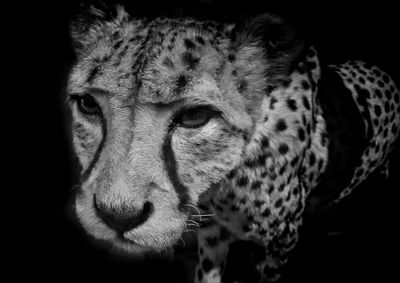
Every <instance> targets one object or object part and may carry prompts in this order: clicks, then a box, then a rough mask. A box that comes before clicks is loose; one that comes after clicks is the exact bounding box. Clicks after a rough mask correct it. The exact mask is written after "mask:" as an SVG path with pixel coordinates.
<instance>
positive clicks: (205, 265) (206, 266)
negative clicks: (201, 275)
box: [201, 258, 214, 272]
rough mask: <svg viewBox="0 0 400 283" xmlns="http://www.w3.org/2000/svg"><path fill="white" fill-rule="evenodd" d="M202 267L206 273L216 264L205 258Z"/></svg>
mask: <svg viewBox="0 0 400 283" xmlns="http://www.w3.org/2000/svg"><path fill="white" fill-rule="evenodd" d="M201 266H202V267H203V270H204V271H205V272H209V271H210V270H211V269H212V268H213V266H214V264H213V263H212V261H211V260H210V259H208V258H205V259H204V260H203V262H202V263H201Z"/></svg>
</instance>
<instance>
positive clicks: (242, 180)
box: [237, 176, 249, 187]
mask: <svg viewBox="0 0 400 283" xmlns="http://www.w3.org/2000/svg"><path fill="white" fill-rule="evenodd" d="M248 183H249V179H248V178H247V177H246V176H242V177H240V178H239V179H238V181H237V185H238V186H239V187H244V186H246V185H247V184H248Z"/></svg>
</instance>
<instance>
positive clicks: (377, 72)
mask: <svg viewBox="0 0 400 283" xmlns="http://www.w3.org/2000/svg"><path fill="white" fill-rule="evenodd" d="M374 74H375V76H377V77H380V76H381V75H382V73H381V71H380V70H378V69H374Z"/></svg>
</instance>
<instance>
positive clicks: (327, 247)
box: [0, 0, 400, 282]
mask: <svg viewBox="0 0 400 283" xmlns="http://www.w3.org/2000/svg"><path fill="white" fill-rule="evenodd" d="M106 2H111V1H106ZM120 2H122V3H128V6H129V8H130V9H132V10H133V11H134V13H136V14H138V15H155V14H160V13H165V12H168V13H170V14H171V13H172V14H173V13H175V14H179V13H180V14H182V15H186V14H193V13H195V14H199V15H208V16H210V17H216V18H218V17H222V18H230V17H231V16H232V15H236V14H238V13H239V12H240V13H242V14H257V13H261V12H262V11H269V12H272V13H276V14H279V15H282V16H284V17H286V18H287V19H289V21H290V22H292V24H294V25H295V26H296V27H297V28H298V29H299V30H300V31H302V33H303V34H304V36H305V37H306V38H308V39H309V40H311V41H312V42H314V44H315V45H316V46H317V48H318V50H319V51H320V55H321V58H322V60H323V62H326V63H334V62H340V61H343V60H346V59H349V58H361V59H364V60H367V61H369V62H372V63H377V64H379V65H380V66H381V67H382V68H383V69H385V70H387V71H388V72H389V73H390V74H391V75H392V77H393V78H394V79H395V80H396V82H397V84H398V85H400V84H399V80H400V71H399V67H398V66H399V63H400V60H399V59H400V55H399V50H400V43H399V42H397V38H398V35H399V32H398V27H399V26H400V25H399V18H398V15H397V13H398V9H397V8H396V7H395V4H391V5H389V4H388V3H385V2H382V1H379V2H375V3H374V4H372V3H371V4H368V2H369V1H365V2H364V3H360V4H358V5H356V3H350V2H344V3H339V2H337V1H331V2H327V3H324V2H325V1H320V2H319V4H316V3H311V2H307V3H299V2H303V1H296V3H297V4H293V3H291V2H289V1H254V0H246V1H243V2H242V3H240V4H239V3H238V4H233V3H230V2H229V1H196V2H193V1H191V2H189V1H181V2H180V3H179V2H178V1H147V2H146V5H145V3H142V2H139V1H120ZM215 2H216V4H215ZM272 2H273V3H272ZM72 3H73V2H71V1H70V2H68V1H53V2H46V3H45V2H35V3H24V2H21V1H19V2H14V3H12V5H8V4H7V5H5V6H3V11H2V20H3V21H4V23H3V24H2V45H3V47H5V48H6V50H5V51H3V54H2V55H3V60H2V61H3V64H2V67H3V68H2V69H3V72H4V73H5V74H6V76H4V75H2V78H3V79H5V80H4V82H3V84H2V90H3V91H2V99H1V101H2V104H1V106H2V107H1V109H2V110H1V113H2V117H3V119H2V121H3V123H2V135H1V136H2V141H3V142H5V145H4V146H2V147H1V148H2V164H3V166H4V167H3V169H2V170H1V171H2V174H4V176H3V177H2V178H1V198H0V200H1V226H0V227H1V235H2V238H3V237H4V239H3V240H2V249H1V255H2V256H1V257H2V259H3V263H2V267H1V268H2V269H4V272H3V271H1V275H0V276H4V277H6V276H12V277H14V280H12V281H15V278H24V279H34V278H35V279H41V280H44V281H45V280H51V281H59V280H61V279H69V280H77V281H78V280H80V279H84V278H85V279H92V280H93V281H94V280H97V281H102V280H103V279H104V280H108V281H109V280H110V279H115V281H120V280H121V281H122V279H123V280H127V279H128V280H130V281H131V280H132V282H182V281H183V280H184V279H185V278H186V277H187V276H188V275H187V271H185V269H184V267H183V266H182V264H181V263H179V264H177V263H176V262H175V263H174V262H172V263H171V262H170V263H166V262H164V261H162V260H160V259H156V260H152V261H144V262H130V261H127V260H125V259H120V258H117V257H115V256H110V255H108V253H107V251H105V250H104V249H99V248H98V247H97V245H93V244H92V242H91V241H90V240H89V239H88V238H87V237H86V235H85V234H84V232H83V231H82V230H81V229H80V227H79V225H78V224H77V222H76V220H75V219H74V216H73V213H72V203H71V199H72V197H73V193H74V192H73V190H71V188H72V187H73V185H74V184H75V183H76V182H77V181H76V174H75V173H74V170H73V169H72V168H73V166H72V164H73V161H74V159H73V157H72V154H71V150H70V148H69V143H68V129H67V127H66V123H65V119H64V117H65V115H64V111H63V107H64V102H63V101H64V99H63V96H62V90H63V86H64V83H65V77H66V74H67V71H68V68H69V66H70V64H71V63H72V60H73V54H72V49H71V46H70V39H69V36H68V21H69V18H70V16H71V14H72V13H73V9H72V7H73V5H72ZM145 6H147V7H145ZM182 7H185V9H182ZM398 148H399V146H397V148H396V152H394V153H393V156H392V159H393V160H392V161H393V162H392V167H391V170H392V172H391V173H392V177H391V178H390V180H389V182H383V181H382V180H380V179H379V178H375V179H372V180H370V181H369V182H368V183H367V184H366V185H364V186H363V187H362V188H360V189H359V190H357V192H355V193H354V194H353V196H351V197H349V199H348V200H346V201H345V202H344V203H343V204H342V205H340V206H339V207H338V208H337V209H334V210H332V211H331V212H329V214H328V215H323V216H320V217H316V218H312V219H307V220H306V222H305V227H304V230H305V231H304V236H303V238H302V240H301V243H300V245H299V247H298V249H297V251H296V252H295V254H294V256H293V258H292V260H291V262H290V264H289V266H288V270H287V274H288V275H287V278H286V280H287V281H288V282H305V281H307V282H361V281H363V280H375V282H387V281H389V278H391V277H390V276H391V275H393V274H394V271H395V270H396V267H397V263H398V262H399V260H398V257H399V250H398V246H399V245H398V243H397V242H396V241H398V240H399V239H400V238H399V237H398V234H397V233H396V228H397V226H398V224H399V220H398V218H397V215H398V214H399V213H398V212H397V208H398V207H399V204H398V201H397V198H396V190H398V189H399V184H400V177H399V176H398V175H399V174H398V173H400V172H399V171H398V170H397V168H398V165H399V161H398V160H399V157H400V154H399V149H398ZM316 227H318V228H316ZM343 230H344V231H346V232H345V233H343V234H339V235H337V236H327V233H328V232H332V231H343ZM247 256H248V255H247ZM390 256H393V257H390ZM243 257H245V255H243ZM242 260H243V258H242ZM4 262H5V263H6V264H5V265H4ZM145 276H146V277H145ZM161 280H162V281H161ZM10 281H11V280H10Z"/></svg>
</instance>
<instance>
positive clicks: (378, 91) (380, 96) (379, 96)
mask: <svg viewBox="0 0 400 283" xmlns="http://www.w3.org/2000/svg"><path fill="white" fill-rule="evenodd" d="M375 94H376V96H377V97H378V98H382V92H381V91H380V90H379V89H376V90H375Z"/></svg>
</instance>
